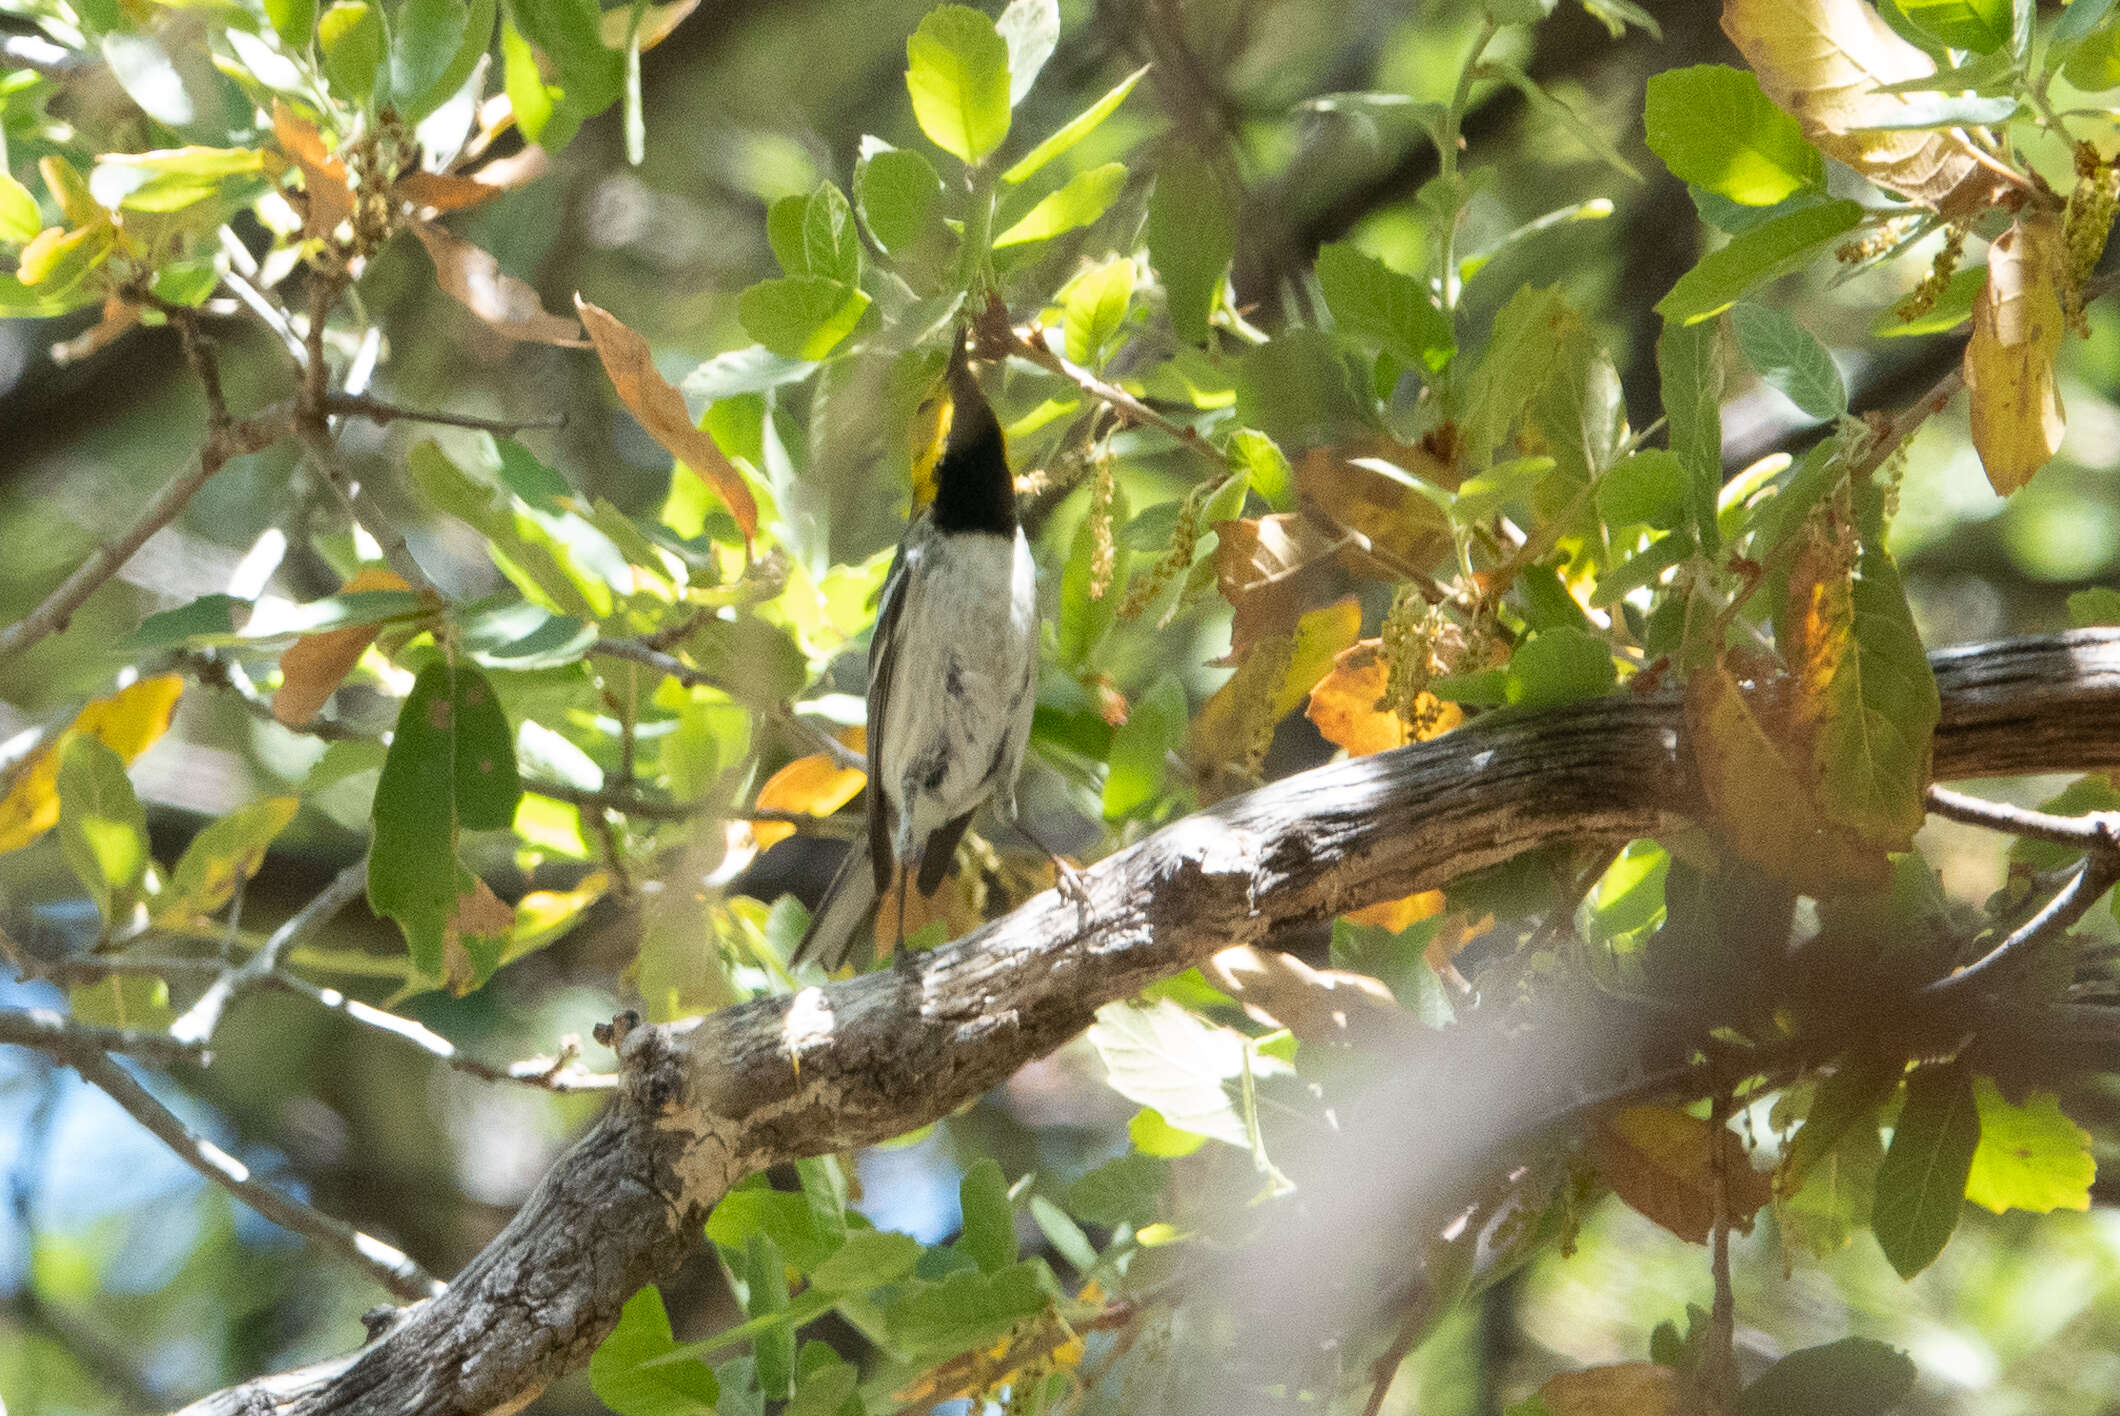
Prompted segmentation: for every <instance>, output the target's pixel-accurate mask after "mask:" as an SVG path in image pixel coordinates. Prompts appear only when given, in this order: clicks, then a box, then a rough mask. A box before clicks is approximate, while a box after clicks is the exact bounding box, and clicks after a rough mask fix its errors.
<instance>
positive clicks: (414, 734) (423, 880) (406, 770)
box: [368, 659, 522, 978]
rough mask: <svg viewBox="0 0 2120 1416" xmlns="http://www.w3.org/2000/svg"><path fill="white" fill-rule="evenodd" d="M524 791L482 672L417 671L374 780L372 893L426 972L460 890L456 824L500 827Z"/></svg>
mask: <svg viewBox="0 0 2120 1416" xmlns="http://www.w3.org/2000/svg"><path fill="white" fill-rule="evenodd" d="M521 799H522V784H521V783H520V781H519V780H518V779H517V777H516V770H515V744H514V734H513V733H511V732H510V731H509V728H508V718H507V715H506V714H505V713H503V712H502V711H501V706H500V702H499V700H497V699H496V698H495V697H494V696H493V689H492V687H491V686H490V685H489V684H487V682H486V680H485V677H484V676H483V675H482V674H480V673H479V672H478V670H476V669H474V668H471V667H470V666H469V665H456V664H451V663H450V662H448V661H447V660H446V659H437V660H435V661H434V662H433V663H431V664H429V665H428V666H427V667H426V668H424V669H422V670H420V673H419V677H418V678H416V679H414V680H413V684H412V692H411V693H410V694H408V695H407V696H406V699H405V704H404V707H403V708H402V709H401V710H400V711H399V713H398V720H397V731H396V733H395V735H394V736H393V737H392V738H391V741H390V755H389V756H388V757H387V758H385V759H384V761H383V775H382V777H381V779H380V780H379V781H378V782H377V783H376V788H375V806H374V824H375V843H374V845H373V846H372V847H371V848H370V852H369V857H368V902H369V904H371V905H373V906H374V907H375V912H376V913H377V914H378V915H388V916H390V917H391V918H393V919H395V920H397V922H398V924H399V926H400V927H401V928H402V929H403V930H404V932H405V940H406V944H407V945H408V946H409V948H410V949H411V952H412V961H413V964H414V966H415V967H416V968H418V969H419V971H420V972H421V973H422V974H423V975H425V976H427V977H429V978H440V977H442V976H443V967H444V962H445V960H444V955H443V934H444V930H445V929H446V928H447V927H448V924H449V922H450V920H451V918H452V916H453V915H454V914H455V913H456V909H457V905H458V901H459V899H460V898H461V897H462V896H463V895H464V894H465V893H466V886H465V879H464V877H465V876H466V875H468V872H466V871H465V870H464V869H463V867H462V866H461V865H459V864H458V862H457V838H458V835H459V833H460V832H462V831H465V830H472V831H500V830H506V829H507V828H508V827H509V826H510V825H511V824H513V822H514V820H515V808H516V803H517V802H518V801H520V800H521Z"/></svg>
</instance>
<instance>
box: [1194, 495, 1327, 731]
mask: <svg viewBox="0 0 2120 1416" xmlns="http://www.w3.org/2000/svg"><path fill="white" fill-rule="evenodd" d="M1267 519H1268V520H1273V519H1275V518H1271V517H1269V518H1267ZM1236 524H1237V523H1234V522H1224V523H1223V525H1224V526H1231V525H1236ZM1361 632H1362V605H1361V602H1360V601H1359V600H1357V599H1355V598H1354V597H1353V596H1352V595H1350V596H1348V597H1347V598H1346V599H1344V600H1340V601H1337V602H1336V603H1334V604H1330V605H1327V606H1325V607H1324V608H1323V609H1317V610H1312V611H1311V612H1310V613H1309V614H1306V615H1304V616H1302V617H1301V618H1300V619H1298V620H1297V621H1296V626H1295V632H1294V633H1293V634H1288V635H1272V636H1269V637H1267V638H1266V639H1263V640H1261V641H1259V642H1258V643H1256V644H1253V645H1251V646H1250V651H1249V652H1248V653H1247V654H1246V655H1245V658H1244V662H1243V663H1241V664H1240V665H1238V667H1237V672H1236V673H1235V674H1234V675H1232V676H1231V678H1230V680H1229V682H1227V683H1225V684H1223V685H1222V686H1221V687H1220V688H1218V689H1216V690H1215V692H1214V694H1213V695H1212V696H1211V697H1209V698H1208V700H1207V702H1206V703H1205V704H1203V705H1202V706H1201V708H1200V715H1199V717H1198V718H1196V719H1194V720H1193V727H1192V742H1193V755H1194V757H1195V759H1196V760H1198V761H1200V762H1203V763H1218V762H1229V761H1234V760H1237V759H1239V758H1244V759H1246V761H1247V763H1248V764H1249V765H1251V766H1252V767H1253V768H1254V770H1256V761H1255V759H1258V758H1263V756H1264V755H1265V754H1264V749H1263V746H1262V743H1263V741H1264V740H1265V739H1266V738H1267V737H1269V736H1270V734H1271V731H1272V728H1273V726H1274V725H1275V724H1276V723H1279V722H1280V721H1281V719H1283V718H1285V717H1287V716H1288V715H1289V714H1290V713H1292V712H1294V711H1295V708H1296V705H1297V704H1299V703H1301V702H1302V701H1303V700H1304V699H1305V698H1307V697H1309V696H1310V691H1311V689H1312V688H1314V687H1315V686H1316V685H1317V683H1318V680H1320V679H1322V678H1323V677H1325V675H1326V674H1327V673H1329V672H1330V671H1331V669H1332V664H1333V660H1334V659H1335V658H1336V657H1337V656H1338V654H1339V652H1340V651H1341V650H1342V649H1345V648H1347V647H1348V646H1349V645H1350V644H1352V643H1353V642H1354V638H1355V636H1356V635H1357V634H1360V633H1361Z"/></svg>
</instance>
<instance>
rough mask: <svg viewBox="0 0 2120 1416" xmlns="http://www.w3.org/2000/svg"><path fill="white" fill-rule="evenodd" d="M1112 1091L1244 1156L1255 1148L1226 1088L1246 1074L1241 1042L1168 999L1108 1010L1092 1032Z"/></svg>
mask: <svg viewBox="0 0 2120 1416" xmlns="http://www.w3.org/2000/svg"><path fill="white" fill-rule="evenodd" d="M1089 1040H1090V1043H1091V1045H1093V1046H1094V1047H1095V1048H1096V1049H1097V1055H1098V1056H1099V1057H1102V1058H1103V1059H1104V1067H1105V1070H1106V1072H1107V1073H1109V1076H1108V1078H1107V1080H1108V1081H1109V1082H1110V1084H1111V1088H1112V1090H1113V1091H1115V1092H1117V1093H1119V1095H1121V1096H1123V1097H1125V1098H1127V1099H1128V1100H1129V1101H1134V1102H1138V1103H1140V1104H1141V1105H1143V1106H1152V1107H1154V1108H1155V1109H1156V1111H1157V1112H1158V1113H1160V1114H1161V1115H1162V1117H1163V1119H1164V1120H1166V1121H1168V1122H1169V1123H1170V1124H1171V1125H1173V1126H1175V1127H1177V1128H1178V1129H1179V1130H1181V1131H1191V1132H1193V1133H1194V1134H1195V1135H1201V1136H1207V1137H1210V1138H1212V1139H1214V1140H1218V1141H1226V1142H1228V1143H1229V1144H1230V1145H1233V1146H1238V1147H1241V1148H1243V1149H1245V1150H1249V1149H1250V1148H1251V1140H1250V1137H1249V1135H1248V1133H1247V1131H1246V1129H1245V1126H1244V1120H1243V1118H1242V1117H1241V1116H1239V1115H1238V1114H1237V1109H1236V1107H1235V1106H1234V1105H1233V1104H1232V1103H1231V1100H1230V1096H1229V1092H1228V1091H1227V1089H1226V1088H1225V1087H1224V1086H1223V1083H1224V1082H1227V1081H1231V1080H1234V1079H1236V1078H1238V1077H1240V1076H1242V1075H1243V1073H1244V1051H1245V1040H1244V1035H1243V1034H1242V1033H1240V1032H1238V1031H1236V1030H1235V1029H1234V1028H1225V1027H1219V1026H1217V1025H1216V1024H1213V1023H1210V1022H1208V1021H1206V1020H1205V1019H1204V1018H1201V1017H1199V1016H1198V1015H1197V1014H1194V1013H1190V1012H1187V1011H1186V1010H1185V1009H1184V1008H1182V1007H1180V1006H1179V1005H1178V1004H1176V1003H1174V1002H1172V1001H1171V1000H1170V999H1168V998H1159V999H1157V1000H1156V1001H1155V1002H1154V1003H1153V1004H1149V1005H1146V1006H1143V1005H1138V1004H1132V1003H1107V1004H1105V1005H1104V1006H1103V1007H1102V1008H1099V1009H1098V1010H1097V1021H1096V1023H1095V1024H1094V1025H1093V1026H1092V1027H1091V1028H1090V1030H1089Z"/></svg>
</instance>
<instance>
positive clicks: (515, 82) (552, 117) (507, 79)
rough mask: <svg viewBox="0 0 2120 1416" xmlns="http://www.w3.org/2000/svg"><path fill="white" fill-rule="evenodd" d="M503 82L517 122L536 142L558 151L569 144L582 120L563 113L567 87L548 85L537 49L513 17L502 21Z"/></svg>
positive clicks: (504, 18) (526, 136)
mask: <svg viewBox="0 0 2120 1416" xmlns="http://www.w3.org/2000/svg"><path fill="white" fill-rule="evenodd" d="M501 85H502V88H503V89H504V90H505V91H506V92H507V95H508V107H509V109H510V111H512V112H513V113H514V114H515V125H516V126H517V127H518V128H521V129H522V130H523V136H524V137H525V138H527V139H529V140H530V141H531V142H533V143H537V144H539V145H541V146H543V147H545V148H548V149H552V150H554V151H556V150H558V149H560V148H562V147H565V146H566V145H567V140H568V139H569V138H572V137H573V136H574V130H575V128H577V127H578V126H580V123H581V120H580V119H579V118H577V117H573V116H571V115H567V116H563V115H562V114H561V112H560V101H561V100H562V99H563V98H564V97H565V96H566V93H565V90H563V89H559V88H555V87H553V86H551V85H549V84H547V83H546V82H545V80H544V75H543V73H542V72H541V71H540V70H539V69H538V67H537V51H536V50H535V49H533V48H532V47H531V45H530V41H529V39H528V38H527V37H526V36H525V35H524V34H523V32H522V31H521V30H519V29H517V28H516V27H515V21H514V20H513V19H512V18H509V17H505V16H504V17H503V18H502V20H501Z"/></svg>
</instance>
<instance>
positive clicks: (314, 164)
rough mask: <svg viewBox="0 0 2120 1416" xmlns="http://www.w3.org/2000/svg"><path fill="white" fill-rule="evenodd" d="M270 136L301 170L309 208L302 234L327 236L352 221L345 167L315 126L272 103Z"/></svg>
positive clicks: (349, 187)
mask: <svg viewBox="0 0 2120 1416" xmlns="http://www.w3.org/2000/svg"><path fill="white" fill-rule="evenodd" d="M272 135H273V138H274V139H275V140H276V141H277V142H278V143H279V147H280V151H281V152H284V153H285V154H287V157H288V159H289V160H290V161H292V162H293V163H294V165H295V166H296V167H298V168H300V169H301V171H302V192H303V194H304V196H305V197H306V198H307V203H308V209H307V210H306V212H305V213H304V214H303V217H302V234H303V235H304V236H307V237H312V238H314V237H320V236H329V235H330V234H331V233H332V232H334V231H336V230H337V229H338V226H339V223H340V222H342V221H351V220H352V219H353V183H352V179H351V178H349V177H348V176H347V174H346V164H345V163H344V162H342V161H341V160H340V159H339V156H338V154H337V153H335V152H333V151H332V150H331V148H330V146H329V145H327V144H326V143H325V141H324V135H323V134H322V133H320V132H318V131H317V129H316V126H315V125H314V124H313V123H311V122H310V121H309V120H308V119H306V118H304V117H303V116H302V115H301V114H299V113H297V112H295V111H294V110H293V109H292V108H289V107H288V106H287V105H286V104H285V103H282V102H280V101H278V100H274V102H273V105H272Z"/></svg>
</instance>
